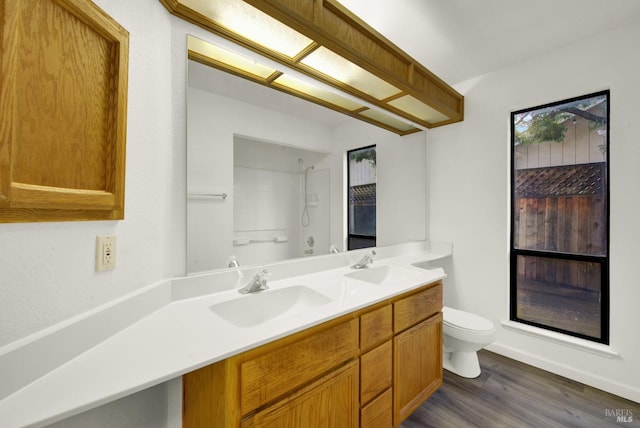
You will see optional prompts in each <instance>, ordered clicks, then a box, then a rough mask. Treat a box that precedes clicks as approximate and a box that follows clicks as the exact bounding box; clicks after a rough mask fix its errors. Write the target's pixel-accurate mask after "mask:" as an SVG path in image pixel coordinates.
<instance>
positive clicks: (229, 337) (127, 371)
mask: <svg viewBox="0 0 640 428" xmlns="http://www.w3.org/2000/svg"><path fill="white" fill-rule="evenodd" d="M443 248H444V249H443ZM450 248H451V247H450V246H449V247H448V250H447V246H446V245H444V246H440V247H439V248H438V249H437V250H434V249H433V245H430V244H429V243H422V244H420V245H418V244H416V243H412V244H410V245H405V244H401V246H394V247H382V248H380V249H376V250H377V252H378V257H377V260H376V261H375V262H374V263H373V265H372V266H371V268H375V267H378V266H397V267H401V268H403V271H404V272H408V273H409V275H407V276H405V277H404V278H400V279H399V280H397V281H389V282H388V283H387V284H384V285H377V284H371V283H369V282H365V281H361V280H358V279H353V278H349V277H347V276H345V274H347V273H351V272H354V269H351V268H350V267H349V266H350V264H352V263H353V262H354V261H355V260H357V259H359V258H360V256H361V255H362V254H364V252H366V251H365V250H359V251H353V252H349V253H340V254H336V255H330V256H320V257H313V258H309V259H304V260H299V261H289V262H285V263H277V264H273V265H269V266H268V267H269V269H270V270H271V271H272V272H273V274H272V278H271V279H270V280H269V288H270V290H274V291H275V290H279V289H283V288H286V287H290V286H294V285H304V286H306V287H307V288H310V289H312V290H314V291H317V292H319V293H321V294H323V295H325V296H327V297H329V298H330V299H331V301H330V302H329V303H326V304H323V305H321V306H318V307H314V308H312V309H309V310H305V311H304V312H303V313H299V314H296V315H291V316H282V317H276V318H273V319H271V320H268V321H265V322H263V323H261V324H258V325H256V326H252V327H238V326H235V325H233V324H231V323H229V322H228V321H226V320H225V319H223V318H221V317H219V316H218V315H216V314H215V313H214V312H213V311H212V310H211V309H210V307H211V306H212V305H214V304H216V303H219V302H223V301H226V300H230V299H237V298H241V299H246V298H251V295H240V294H239V293H238V291H237V289H238V286H239V285H244V284H246V283H247V282H248V280H249V279H250V278H251V277H252V275H253V273H254V272H256V271H257V270H258V268H256V267H254V268H246V269H237V270H226V271H225V272H222V271H221V272H212V273H210V274H205V275H199V276H196V277H186V278H178V279H172V280H167V281H164V282H161V283H158V284H156V285H154V286H151V287H148V288H147V289H145V290H143V291H141V292H139V293H136V294H135V295H133V296H129V297H127V298H123V299H122V300H120V301H119V302H116V303H115V304H112V305H109V307H106V308H103V309H100V310H96V311H92V313H91V314H88V315H87V316H83V317H78V319H74V320H72V321H71V322H67V323H64V324H62V325H60V326H56V327H57V328H55V327H54V328H51V329H47V331H45V332H43V333H41V334H38V335H34V337H30V338H27V339H25V340H21V341H19V342H20V343H16V344H10V345H9V346H6V347H4V348H0V371H1V372H2V373H3V375H2V376H3V377H4V376H5V373H8V374H9V375H8V376H9V377H10V379H9V380H10V382H8V383H9V384H11V385H13V386H12V387H5V391H0V399H1V401H0V421H2V422H1V423H2V426H3V427H22V426H42V425H46V424H49V423H52V422H56V421H58V420H61V419H64V418H66V417H69V416H72V415H74V414H77V413H80V412H82V411H85V410H88V409H91V408H93V407H97V406H99V405H102V404H105V403H108V402H110V401H113V400H116V399H118V398H121V397H124V396H126V395H129V394H132V393H135V392H138V391H141V390H143V389H146V388H148V387H151V386H154V385H157V384H159V383H162V382H164V381H167V380H169V379H173V378H175V377H178V376H181V375H183V374H185V373H187V372H190V371H192V370H195V369H198V368H200V367H203V366H206V365H208V364H211V363H214V362H216V361H220V360H223V359H225V358H228V357H230V356H232V355H235V354H238V353H240V352H242V351H245V350H247V349H251V348H254V347H256V346H259V345H262V344H264V343H267V342H270V341H273V340H275V339H278V338H281V337H284V336H287V335H289V334H292V333H295V332H297V331H300V330H303V329H306V328H308V327H311V326H313V325H317V324H320V323H322V322H324V321H327V320H329V319H333V318H336V317H338V316H340V315H344V314H346V313H349V312H352V311H354V310H357V309H360V308H363V307H366V306H369V305H371V304H374V303H376V302H379V301H382V300H385V299H388V298H390V297H393V296H395V295H398V294H401V293H403V292H406V291H408V290H411V289H413V288H417V287H419V286H421V285H424V284H426V283H430V282H433V281H436V280H439V279H441V278H443V277H444V276H446V275H445V273H444V271H443V270H442V269H438V268H435V269H423V268H419V267H416V266H415V265H419V264H420V263H423V262H428V261H430V260H437V259H441V258H443V257H446V256H448V255H450V254H451V252H450ZM270 290H267V291H264V292H262V293H269V292H270ZM132 302H133V303H132ZM136 311H138V312H139V313H136ZM111 318H114V319H115V318H118V319H122V318H124V319H130V320H131V323H130V324H125V325H120V326H117V327H114V328H115V329H116V330H117V331H101V332H98V333H99V334H98V336H102V337H98V338H95V337H93V338H92V333H93V332H94V330H93V328H94V327H95V326H96V325H98V323H100V324H99V325H104V323H105V320H107V321H108V320H109V319H111ZM120 324H122V322H121V323H120ZM53 338H55V339H56V340H53ZM77 341H81V342H82V341H85V342H86V344H85V345H84V346H83V344H82V343H81V344H77V343H75V342H77ZM67 342H69V344H68V343H67ZM71 343H73V345H71ZM67 345H68V346H69V347H72V348H74V350H72V351H68V355H66V354H65V355H61V356H59V357H58V361H55V362H41V361H39V359H42V358H47V355H48V354H47V352H46V351H47V348H50V347H51V346H61V347H65V346H67ZM84 348H86V349H84ZM63 354H64V352H63ZM31 361H34V363H33V364H34V368H33V370H30V368H29V367H28V364H29V363H30V362H31ZM18 363H19V365H18ZM25 364H27V367H23V366H24V365H25ZM5 370H6V371H5ZM33 371H35V372H42V375H40V374H38V375H36V376H37V377H36V378H34V379H31V378H30V376H31V377H33V376H34V375H33ZM8 388H13V389H14V390H10V389H8ZM2 393H3V394H4V395H2Z"/></svg>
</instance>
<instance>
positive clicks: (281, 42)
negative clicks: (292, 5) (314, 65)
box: [182, 0, 312, 58]
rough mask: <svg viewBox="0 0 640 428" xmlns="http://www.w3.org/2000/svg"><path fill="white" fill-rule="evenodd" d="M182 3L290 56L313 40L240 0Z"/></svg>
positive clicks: (231, 29) (264, 45) (196, 0)
mask: <svg viewBox="0 0 640 428" xmlns="http://www.w3.org/2000/svg"><path fill="white" fill-rule="evenodd" d="M182 3H184V5H185V6H187V7H189V8H191V9H193V10H194V11H196V12H198V13H201V14H202V15H205V16H207V17H209V18H211V19H212V20H213V21H214V22H215V23H217V24H218V25H220V26H222V27H224V28H226V29H227V30H229V31H231V32H233V33H236V34H238V35H240V36H242V37H244V38H245V39H248V40H251V41H252V42H254V43H257V44H259V45H260V46H262V47H264V48H266V49H269V50H271V51H275V52H278V53H280V54H282V55H285V56H287V57H289V58H293V57H295V55H297V54H298V53H299V52H300V51H302V50H303V49H305V48H306V47H307V46H309V45H310V44H311V43H312V40H311V39H309V38H308V37H306V36H303V35H302V34H300V33H298V32H297V31H295V30H293V29H291V28H289V27H287V26H286V25H284V24H282V23H281V22H280V21H277V20H276V19H274V18H272V17H270V16H269V15H267V14H265V13H263V12H262V11H260V10H258V9H256V8H254V7H253V6H250V5H249V4H247V3H245V2H243V1H242V0H183V1H182Z"/></svg>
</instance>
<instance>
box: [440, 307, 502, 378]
mask: <svg viewBox="0 0 640 428" xmlns="http://www.w3.org/2000/svg"><path fill="white" fill-rule="evenodd" d="M442 318H443V338H444V340H443V345H444V346H443V352H444V355H443V359H442V364H443V366H444V368H445V369H446V370H448V371H450V372H453V373H455V374H457V375H459V376H462V377H466V378H475V377H478V376H480V363H478V354H477V352H478V351H479V350H480V349H482V348H484V347H485V346H487V345H489V344H490V343H491V342H493V341H494V340H495V338H496V329H495V327H494V325H493V323H492V322H491V321H489V320H488V319H486V318H482V317H481V316H479V315H475V314H472V313H469V312H465V311H461V310H459V309H453V308H449V307H447V306H445V307H444V308H442Z"/></svg>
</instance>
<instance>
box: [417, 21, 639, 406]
mask: <svg viewBox="0 0 640 428" xmlns="http://www.w3.org/2000/svg"><path fill="white" fill-rule="evenodd" d="M638 41H640V23H638V22H636V23H635V28H634V27H631V26H630V27H626V28H620V29H618V30H616V31H615V32H612V33H608V34H602V35H600V36H598V37H596V38H593V39H589V40H584V41H583V42H581V43H579V44H574V45H571V46H567V47H565V48H562V49H559V50H556V51H553V52H549V53H548V54H546V55H544V56H541V57H536V58H532V59H530V60H529V61H527V62H525V63H520V64H516V65H513V66H510V67H508V68H505V69H502V70H498V71H495V72H493V73H490V74H487V75H483V76H479V77H477V78H475V79H473V80H470V81H468V82H464V83H463V84H461V85H459V86H458V88H457V89H458V90H459V91H460V92H462V93H463V94H464V95H465V120H464V122H462V123H459V124H454V125H450V126H446V127H442V128H436V129H432V130H430V131H429V133H428V154H429V174H430V176H429V180H430V185H429V192H430V195H429V196H430V212H429V218H430V222H429V231H430V234H431V239H433V240H452V241H453V242H454V257H453V262H452V266H450V277H449V278H447V281H446V282H445V303H446V304H448V305H452V306H457V307H460V308H462V309H466V310H469V311H473V312H476V313H478V314H481V315H483V316H485V317H487V318H489V319H491V320H492V321H493V322H494V323H495V324H496V325H497V326H498V337H497V340H496V342H495V344H494V345H493V347H492V348H491V349H494V350H496V351H498V352H502V353H505V354H507V355H509V356H512V357H515V358H517V359H520V360H522V361H525V362H528V363H531V364H534V365H537V366H540V367H543V368H545V369H547V370H550V371H553V372H556V373H559V374H562V375H565V376H568V377H571V378H574V379H577V380H580V381H582V382H585V383H588V384H591V385H593V386H596V387H599V388H602V389H607V390H609V391H612V392H614V393H617V394H620V395H624V396H626V397H627V398H630V399H633V400H635V401H640V371H638V367H640V335H638V334H637V331H636V330H637V328H636V326H637V325H638V302H640V284H639V283H638V279H637V278H638V275H637V269H636V268H635V267H636V266H637V254H638V251H637V243H638V242H640V227H638V220H637V212H638V210H639V209H640V192H638V190H637V185H638V183H640V170H639V169H638V168H637V164H638V160H639V159H640V144H638V138H637V135H638V130H637V114H638V112H637V106H638V103H637V100H638V95H639V94H640V83H639V80H638V75H640V50H638V47H637V44H638ZM607 88H610V89H611V141H610V143H611V158H610V161H609V162H610V163H609V166H610V172H611V182H610V186H611V189H610V192H611V275H610V278H611V346H612V348H613V349H614V350H615V351H618V352H619V353H620V358H617V359H613V360H610V359H607V358H604V357H599V356H596V355H593V354H589V353H586V352H584V351H579V350H575V349H571V348H568V347H566V346H564V345H559V344H553V343H550V342H547V341H544V340H540V339H535V338H532V337H529V336H524V335H522V334H519V333H515V332H510V331H507V330H504V329H503V328H501V327H500V322H501V321H503V320H508V319H509V300H508V299H509V277H508V272H509V264H508V249H509V162H510V160H509V149H510V140H509V119H510V117H509V113H510V112H511V111H515V110H519V109H523V108H527V107H532V106H536V105H540V104H545V103H548V102H552V101H558V100H562V99H566V98H570V97H574V96H578V95H583V94H587V93H591V92H595V91H599V90H603V89H607Z"/></svg>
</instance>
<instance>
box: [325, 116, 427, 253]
mask: <svg viewBox="0 0 640 428" xmlns="http://www.w3.org/2000/svg"><path fill="white" fill-rule="evenodd" d="M374 144H375V146H376V159H377V161H376V170H377V180H378V181H377V183H376V243H377V245H378V246H382V245H391V244H399V243H402V242H409V241H419V240H424V239H426V238H427V221H426V212H427V181H426V180H427V176H426V133H425V132H418V133H415V134H410V135H406V136H404V137H401V136H398V135H396V134H392V133H390V132H388V131H385V130H383V129H381V128H376V127H373V126H370V125H368V124H366V123H364V122H360V121H350V122H346V123H345V124H343V125H341V126H339V127H338V128H336V130H335V131H334V152H335V153H338V154H339V155H338V156H337V157H335V158H334V160H333V162H334V165H335V166H334V168H342V169H343V170H345V169H346V164H345V160H344V159H345V156H344V154H345V153H346V152H347V150H352V149H357V148H360V147H365V146H370V145H374ZM336 181H337V180H332V182H331V186H332V188H331V198H332V202H331V216H332V219H331V224H332V225H333V224H337V223H339V222H342V223H343V226H345V227H346V223H345V222H344V219H345V218H346V217H345V216H346V211H345V209H346V208H345V204H344V201H345V200H346V196H345V192H346V185H345V184H344V183H343V182H342V181H340V182H339V183H337V182H336ZM345 235H346V230H345V229H344V228H343V229H342V230H339V229H337V228H332V230H331V242H332V243H335V244H337V243H340V244H341V245H342V247H344V248H346V243H345V242H344V236H345Z"/></svg>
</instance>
